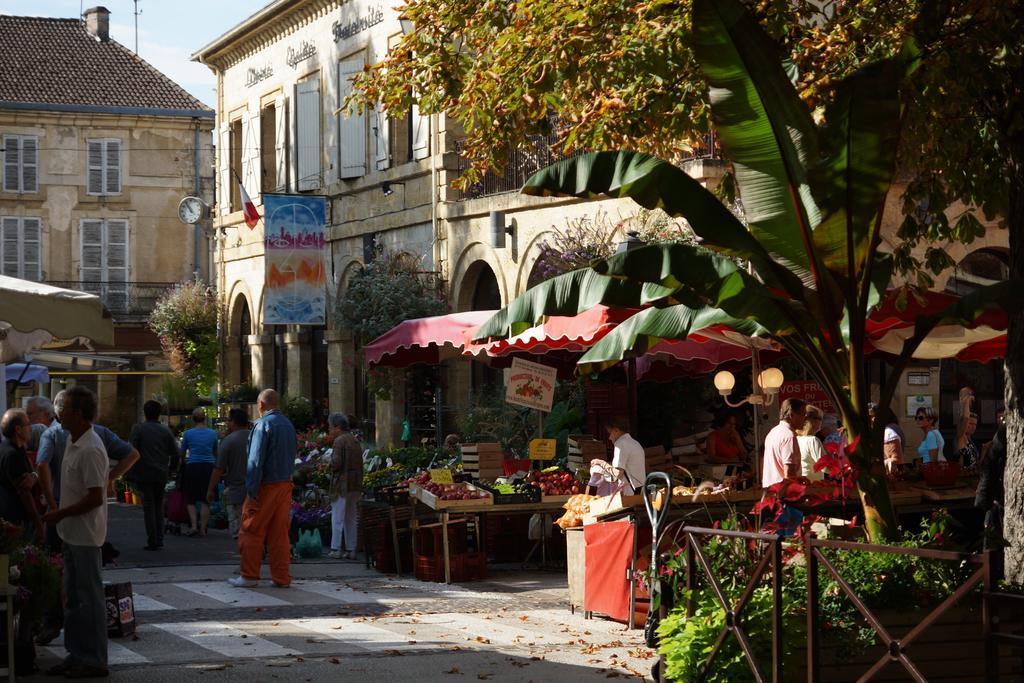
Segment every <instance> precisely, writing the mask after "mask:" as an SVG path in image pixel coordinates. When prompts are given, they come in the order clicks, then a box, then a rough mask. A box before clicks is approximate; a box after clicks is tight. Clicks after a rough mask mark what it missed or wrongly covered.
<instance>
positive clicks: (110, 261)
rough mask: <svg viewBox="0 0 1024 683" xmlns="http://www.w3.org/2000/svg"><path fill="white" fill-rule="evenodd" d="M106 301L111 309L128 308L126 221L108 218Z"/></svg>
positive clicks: (106, 233) (105, 250)
mask: <svg viewBox="0 0 1024 683" xmlns="http://www.w3.org/2000/svg"><path fill="white" fill-rule="evenodd" d="M104 232H105V235H104V237H105V238H106V243H105V244H104V253H103V257H104V261H105V262H104V264H103V265H104V273H103V279H104V280H106V282H107V288H106V289H107V291H106V302H107V306H108V307H109V308H110V310H112V311H127V310H128V221H125V220H108V221H106V230H105V231H104Z"/></svg>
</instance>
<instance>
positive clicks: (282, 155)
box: [274, 95, 288, 192]
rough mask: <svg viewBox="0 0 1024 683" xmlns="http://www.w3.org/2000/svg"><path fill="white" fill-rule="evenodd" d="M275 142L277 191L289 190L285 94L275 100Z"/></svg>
mask: <svg viewBox="0 0 1024 683" xmlns="http://www.w3.org/2000/svg"><path fill="white" fill-rule="evenodd" d="M274 122H275V124H276V126H275V130H274V144H275V146H276V151H275V154H276V156H277V159H276V161H277V176H276V180H277V182H276V184H275V188H276V189H275V192H287V191H288V104H287V100H285V97H284V95H281V96H280V97H278V98H277V99H275V100H274Z"/></svg>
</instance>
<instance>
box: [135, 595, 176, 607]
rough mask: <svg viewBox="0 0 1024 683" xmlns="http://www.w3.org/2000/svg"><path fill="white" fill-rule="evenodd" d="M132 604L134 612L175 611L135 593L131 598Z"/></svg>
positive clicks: (146, 596) (157, 601)
mask: <svg viewBox="0 0 1024 683" xmlns="http://www.w3.org/2000/svg"><path fill="white" fill-rule="evenodd" d="M132 603H133V604H134V605H135V611H136V612H162V611H164V610H172V609H175V608H174V607H171V606H170V605H168V604H167V603H165V602H160V601H159V600H154V599H153V598H151V597H149V596H148V595H142V594H141V593H136V594H135V595H133V596H132Z"/></svg>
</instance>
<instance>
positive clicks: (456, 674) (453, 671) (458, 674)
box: [444, 666, 462, 676]
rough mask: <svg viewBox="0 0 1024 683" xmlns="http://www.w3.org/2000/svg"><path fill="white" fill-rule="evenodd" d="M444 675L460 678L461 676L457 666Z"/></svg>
mask: <svg viewBox="0 0 1024 683" xmlns="http://www.w3.org/2000/svg"><path fill="white" fill-rule="evenodd" d="M444 673H446V674H451V675H453V676H461V675H462V670H461V669H459V667H457V666H453V667H452V668H450V669H448V670H447V671H445V672H444Z"/></svg>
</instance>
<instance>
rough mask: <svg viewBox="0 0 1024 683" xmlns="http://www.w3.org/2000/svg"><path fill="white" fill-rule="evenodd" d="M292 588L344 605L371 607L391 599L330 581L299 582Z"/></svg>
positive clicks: (294, 583) (293, 583)
mask: <svg viewBox="0 0 1024 683" xmlns="http://www.w3.org/2000/svg"><path fill="white" fill-rule="evenodd" d="M292 588H298V589H299V590H301V591H306V592H307V593H315V594H316V595H320V596H322V597H325V598H330V599H331V600H334V601H337V602H340V603H343V604H346V605H361V604H366V605H372V604H377V603H383V602H387V601H389V600H392V599H391V598H385V597H384V596H383V595H378V594H376V593H363V592H361V591H357V590H353V589H351V588H349V587H348V586H346V585H344V584H342V583H331V582H330V581H316V580H299V581H294V582H292Z"/></svg>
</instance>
